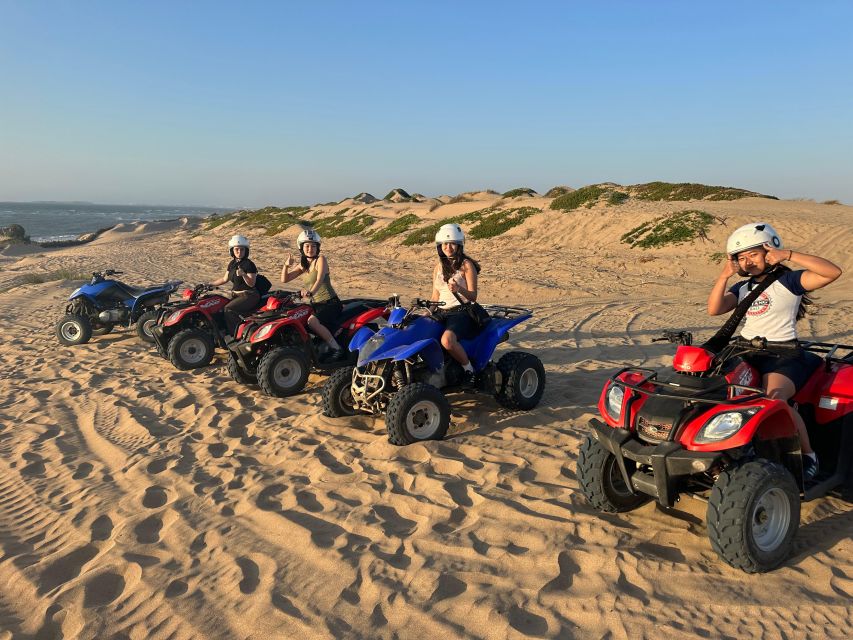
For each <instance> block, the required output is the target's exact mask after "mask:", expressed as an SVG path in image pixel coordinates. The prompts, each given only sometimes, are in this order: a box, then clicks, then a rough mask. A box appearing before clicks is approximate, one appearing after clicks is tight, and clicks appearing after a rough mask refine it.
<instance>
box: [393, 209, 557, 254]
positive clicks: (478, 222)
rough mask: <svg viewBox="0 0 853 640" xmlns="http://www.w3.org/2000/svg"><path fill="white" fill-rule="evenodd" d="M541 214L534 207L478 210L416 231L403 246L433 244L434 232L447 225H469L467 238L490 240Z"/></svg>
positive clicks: (407, 238)
mask: <svg viewBox="0 0 853 640" xmlns="http://www.w3.org/2000/svg"><path fill="white" fill-rule="evenodd" d="M537 213H541V210H540V209H537V208H536V207H516V208H513V209H499V208H497V207H494V206H492V207H488V208H486V209H478V210H477V211H471V212H469V213H463V214H462V215H458V216H452V217H450V218H445V219H444V220H440V221H438V222H434V223H433V224H430V225H427V226H426V227H421V228H420V229H416V230H415V231H413V232H412V233H410V234H409V235H407V236H406V238H405V239H404V240H403V244H404V245H406V246H413V245H418V244H427V243H429V242H433V241H434V239H435V234H436V232H437V231H438V230H439V229H440V228H441V226H442V225H445V224H449V223H453V222H455V223H457V224H471V223H473V226H472V227H471V229H470V230H469V231H468V236H469V237H470V238H474V239H477V240H479V239H482V238H492V237H494V236H497V235H500V234H502V233H504V232H505V231H508V230H509V229H512V228H513V227H516V226H518V225H520V224H521V223H522V222H524V221H525V220H526V219H527V218H529V217H530V216H532V215H534V214H537Z"/></svg>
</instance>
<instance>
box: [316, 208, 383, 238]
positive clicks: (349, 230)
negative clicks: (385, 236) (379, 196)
mask: <svg viewBox="0 0 853 640" xmlns="http://www.w3.org/2000/svg"><path fill="white" fill-rule="evenodd" d="M349 209H350V208H349V207H347V208H345V209H341V210H340V211H336V212H335V213H333V214H332V215H329V216H325V217H322V218H317V219H315V220H312V221H311V222H307V221H304V222H303V224H304V225H305V226H307V227H313V228H314V230H315V231H317V233H319V234H320V235H321V236H324V237H326V238H336V237H340V236H352V235H355V234H357V233H361V232H362V231H364V230H365V229H367V228H368V227H369V226H370V225H372V224H373V222H374V218H373V216H369V215H367V214H366V213H364V209H362V210H361V211H358V212H356V213H355V214H353V215H352V217H351V218H350V219H349V220H347V219H346V218H345V216H346V213H347V212H348V211H349Z"/></svg>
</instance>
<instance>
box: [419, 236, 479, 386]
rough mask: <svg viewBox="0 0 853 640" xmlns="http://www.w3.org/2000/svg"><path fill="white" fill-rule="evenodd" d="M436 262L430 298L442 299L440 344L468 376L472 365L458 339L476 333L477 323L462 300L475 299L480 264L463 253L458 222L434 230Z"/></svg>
mask: <svg viewBox="0 0 853 640" xmlns="http://www.w3.org/2000/svg"><path fill="white" fill-rule="evenodd" d="M435 248H436V251H437V252H438V263H437V264H436V265H435V268H434V269H433V272H432V283H433V284H432V296H431V298H430V299H431V300H435V301H441V302H443V303H444V307H443V310H444V311H445V316H446V324H445V331H444V333H443V334H442V336H441V346H442V347H444V348H445V349H447V351H448V353H450V355H451V356H453V358H454V359H455V360H456V361H457V362H458V363H459V364H461V365H462V368H463V369H464V370H465V373H466V374H467V376H468V377H469V381H470V379H473V377H474V367H473V366H472V365H471V361H470V360H469V359H468V354H467V353H465V349H463V348H462V345H461V344H459V340H466V339H469V338H473V337H474V336H475V335H477V327H476V325H475V324H474V321H473V320H472V319H471V317H470V316H469V315H468V314H467V313H465V312H464V310H463V308H462V304H463V303H465V302H474V301H475V300H476V299H477V274H479V273H480V265H479V264H478V263H477V261H475V260H472V259H471V258H469V257H468V256H467V255H465V233H464V232H463V231H462V227H460V226H459V225H458V224H452V223H451V224H445V225H443V226H442V227H441V228H440V229H439V230H438V233H436V234H435Z"/></svg>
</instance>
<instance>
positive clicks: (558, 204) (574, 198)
mask: <svg viewBox="0 0 853 640" xmlns="http://www.w3.org/2000/svg"><path fill="white" fill-rule="evenodd" d="M609 191H611V189H608V188H606V187H602V186H599V185H597V184H592V185H589V186H586V187H581V188H580V189H576V190H574V191H572V192H570V193H565V194H563V195H561V196H559V197H558V198H555V199H554V201H553V202H551V208H552V209H555V210H557V211H573V210H574V209H577V208H578V207H581V206H587V207H591V206H592V205H594V204H595V203H596V202H598V199H599V198H600V197H601V196H603V195H604V194H606V193H608V192H609Z"/></svg>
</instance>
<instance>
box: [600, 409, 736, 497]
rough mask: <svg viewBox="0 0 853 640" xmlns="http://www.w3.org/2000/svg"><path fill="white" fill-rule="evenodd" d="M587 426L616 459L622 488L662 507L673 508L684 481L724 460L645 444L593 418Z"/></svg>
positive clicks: (674, 445) (678, 447) (673, 445)
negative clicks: (629, 489)
mask: <svg viewBox="0 0 853 640" xmlns="http://www.w3.org/2000/svg"><path fill="white" fill-rule="evenodd" d="M589 426H590V428H591V430H592V433H593V435H594V436H595V438H596V439H597V440H598V442H599V444H601V446H602V447H604V448H605V449H607V451H609V452H610V453H612V454H613V456H614V457H615V458H616V464H617V465H618V467H619V471H620V473H621V474H622V479H623V480H624V481H625V485H626V486H628V487H630V488H631V491H632V492H633V493H637V492H640V493H644V494H646V495H649V496H651V497H653V498H655V499H657V501H658V502H659V503H660V504H661V505H663V506H665V507H672V506H673V505H674V504H675V502H676V500H677V499H678V494H679V491H678V487H679V485H680V484H681V481H682V480H683V479H684V478H685V477H687V476H692V475H694V474H697V473H703V472H705V471H708V470H709V469H711V467H713V466H714V465H715V464H716V463H717V462H718V461H720V460H721V459H722V457H723V454H722V453H720V452H718V451H707V452H706V451H688V450H687V449H685V448H684V447H682V446H681V445H680V444H679V443H677V442H670V441H666V442H660V443H658V444H645V443H643V442H641V441H639V440H637V438H635V437H634V435H633V434H632V433H631V432H630V431H628V430H626V429H620V428H616V427H610V426H608V425H606V424H604V423H603V422H602V421H601V420H597V419H595V418H593V419H592V420H590V421H589ZM626 460H631V461H633V462H634V463H635V464H633V465H630V466H631V467H632V469H631V470H629V469H628V466H629V465H628V464H626V462H625V461H626ZM637 467H642V468H643V470H640V469H639V468H637Z"/></svg>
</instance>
